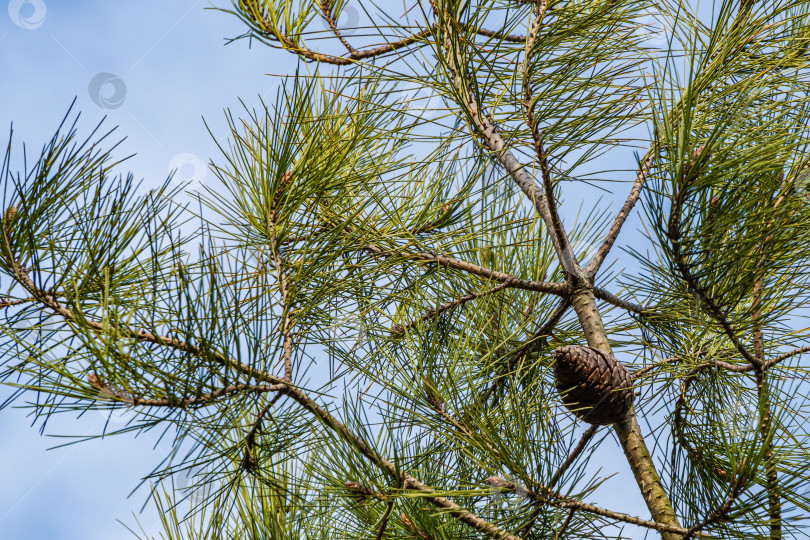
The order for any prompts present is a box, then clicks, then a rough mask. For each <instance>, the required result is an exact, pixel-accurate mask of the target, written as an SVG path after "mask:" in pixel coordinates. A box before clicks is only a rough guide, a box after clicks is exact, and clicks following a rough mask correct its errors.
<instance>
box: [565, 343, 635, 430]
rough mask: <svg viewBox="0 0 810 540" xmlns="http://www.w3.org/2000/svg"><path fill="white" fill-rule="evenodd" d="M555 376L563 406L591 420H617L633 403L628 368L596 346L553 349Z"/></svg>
mask: <svg viewBox="0 0 810 540" xmlns="http://www.w3.org/2000/svg"><path fill="white" fill-rule="evenodd" d="M554 378H555V379H556V383H557V391H558V392H560V396H561V397H562V401H563V404H564V405H565V406H566V408H568V410H569V411H571V412H572V413H574V415H576V417H577V418H579V419H580V420H584V421H585V422H588V423H590V424H598V425H607V424H612V423H614V422H617V421H619V420H621V419H622V418H624V416H625V415H626V414H627V411H629V410H630V407H631V406H632V405H633V397H634V396H633V390H632V384H631V381H630V372H628V371H627V368H625V367H624V364H622V363H621V362H619V361H618V360H616V359H615V358H613V357H612V356H610V355H608V354H605V353H604V352H602V351H600V350H599V349H594V348H593V347H585V346H579V345H567V346H565V347H560V348H558V349H557V350H556V351H554Z"/></svg>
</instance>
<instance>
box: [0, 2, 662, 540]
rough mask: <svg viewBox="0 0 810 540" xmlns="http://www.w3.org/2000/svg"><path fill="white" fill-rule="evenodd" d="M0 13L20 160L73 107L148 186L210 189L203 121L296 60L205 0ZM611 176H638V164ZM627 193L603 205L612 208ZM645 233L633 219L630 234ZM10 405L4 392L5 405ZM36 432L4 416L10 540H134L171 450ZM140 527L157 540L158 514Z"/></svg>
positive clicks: (18, 418)
mask: <svg viewBox="0 0 810 540" xmlns="http://www.w3.org/2000/svg"><path fill="white" fill-rule="evenodd" d="M6 5H7V6H8V10H7V11H6V10H5V7H6ZM217 5H219V6H223V5H225V2H224V1H219V2H217ZM397 5H399V3H397ZM0 7H2V8H3V9H2V10H0V70H1V71H0V72H2V74H3V75H2V77H1V78H0V130H3V133H2V135H0V142H3V143H5V141H6V140H7V134H8V127H9V125H10V124H11V123H12V122H13V123H14V130H15V135H14V139H15V141H16V144H17V147H18V150H19V149H20V148H21V146H20V145H21V143H22V142H23V141H24V142H25V143H26V145H27V146H28V148H29V152H30V151H33V152H38V150H39V148H40V147H41V145H42V144H43V143H45V142H46V141H47V140H48V139H49V138H50V136H51V135H52V134H53V132H54V130H55V128H56V126H57V125H58V123H59V120H60V119H61V118H62V116H63V115H64V114H65V112H66V111H67V109H68V106H69V105H70V103H71V101H72V100H73V99H74V97H76V98H77V103H76V110H78V111H81V112H82V121H81V123H80V134H86V133H88V131H89V129H91V128H92V127H93V126H94V125H95V124H96V123H97V122H98V121H99V120H100V119H101V118H102V117H104V116H105V115H106V116H107V117H108V126H109V127H112V126H115V125H119V126H120V127H119V130H118V134H119V136H126V137H127V140H126V142H125V143H124V144H123V145H122V146H121V147H120V148H119V150H118V151H117V152H116V155H117V156H119V157H120V156H124V155H127V154H130V153H137V156H136V157H134V158H132V159H131V160H130V161H129V162H127V164H126V169H128V170H131V171H132V172H133V173H134V174H135V176H136V178H144V182H145V183H144V187H145V188H149V187H153V186H155V185H157V184H159V183H161V182H163V181H164V180H165V178H166V176H167V175H168V172H169V170H170V169H172V168H178V169H179V176H180V177H181V178H183V179H188V180H195V181H198V182H200V183H202V184H206V183H209V182H211V181H212V178H211V176H212V175H211V174H210V173H208V172H207V171H206V167H205V164H206V163H207V162H208V160H209V159H210V158H212V157H216V156H217V150H216V148H215V146H214V143H213V141H212V139H211V137H210V135H209V134H208V132H207V131H206V129H205V126H204V125H203V121H202V118H203V117H205V119H206V120H207V121H208V123H209V125H210V126H211V128H212V130H213V131H214V133H215V134H217V135H218V136H221V137H222V140H224V138H225V136H226V134H227V130H226V128H225V121H224V115H223V109H225V108H232V109H233V110H234V112H235V114H236V116H239V115H240V109H241V105H240V104H239V101H238V100H239V98H242V99H243V100H245V102H246V103H248V104H249V105H251V106H252V105H255V104H256V103H257V102H258V95H259V94H261V95H262V96H264V97H265V98H269V100H271V101H272V99H273V98H274V96H275V92H274V88H276V87H277V85H278V84H279V79H278V78H274V77H268V76H266V74H267V73H274V74H284V73H289V72H291V71H292V70H294V68H295V59H294V58H293V57H292V56H291V55H289V54H284V53H281V52H279V51H274V50H271V49H269V48H267V47H265V46H262V45H255V44H254V47H253V48H252V49H250V50H249V49H248V42H247V41H239V42H237V43H235V44H231V45H229V46H227V47H225V46H223V45H224V43H225V39H226V38H230V37H235V36H237V35H239V34H242V33H243V32H244V31H245V28H244V26H243V25H242V24H241V23H240V22H239V21H238V20H237V19H236V18H234V17H232V16H229V15H227V14H224V13H220V12H217V11H213V10H205V9H204V8H206V7H209V3H208V1H207V0H175V1H173V2H166V1H165V0H164V1H157V0H139V1H135V0H117V1H115V2H110V1H106V2H105V1H101V0H96V1H73V2H66V1H61V2H57V1H56V0H45V1H42V0H36V1H33V0H29V1H21V0H12V1H11V2H6V1H5V0H4V1H2V2H0ZM629 157H632V156H629ZM610 166H611V165H606V168H609V167H610ZM615 166H616V167H617V168H631V167H632V160H631V159H628V162H627V163H622V164H616V165H615ZM628 189H629V187H628V188H625V187H624V186H621V187H620V188H619V189H617V190H616V193H615V197H614V194H604V195H605V197H606V200H608V201H611V200H613V201H614V205H616V204H620V203H621V201H623V200H624V197H625V195H626V192H627V191H628ZM635 226H636V217H635V216H634V218H633V221H632V222H631V224H630V225H629V226H628V228H627V232H628V233H630V232H631V230H632V228H634V227H635ZM625 239H626V238H625ZM5 287H6V284H3V283H0V288H3V289H5ZM7 395H8V391H7V390H6V389H4V388H0V399H2V398H4V397H5V396H7ZM106 420H107V415H106V414H102V413H89V414H88V415H85V417H83V418H82V419H81V420H80V421H78V422H77V421H76V420H75V418H73V417H70V418H68V417H66V418H64V419H53V420H51V422H50V424H49V429H48V433H49V434H65V435H80V434H89V433H96V432H98V431H99V430H100V428H101V426H102V425H103V423H104V422H105V421H106ZM123 420H124V419H123V418H121V417H114V418H113V419H112V421H113V422H119V423H120V422H122V421H123ZM30 424H31V419H30V418H27V417H26V412H25V411H22V410H4V411H2V412H0V433H2V434H3V436H2V437H0V463H2V472H0V474H2V479H3V489H2V490H0V539H15V540H16V539H41V538H42V539H44V538H54V539H73V538H76V539H84V540H95V539H99V540H101V539H104V540H110V539H118V538H122V539H123V538H132V535H131V534H130V533H129V532H127V531H126V529H125V528H124V527H123V526H122V525H121V524H120V523H118V522H117V520H120V521H122V522H124V523H126V524H127V525H129V526H134V524H135V519H134V518H133V516H132V513H133V512H135V513H138V512H139V511H140V508H141V506H142V505H143V503H144V500H145V497H146V491H145V490H143V489H141V490H139V491H138V492H136V493H135V494H134V495H133V496H132V497H131V498H129V499H127V495H128V494H129V493H130V491H131V490H132V489H133V488H134V487H135V486H136V485H137V483H138V481H139V480H140V478H141V477H142V476H143V475H145V474H147V473H148V472H149V471H150V470H151V469H152V467H153V466H154V465H155V464H157V463H158V461H159V458H160V457H162V456H163V455H164V453H165V452H166V451H167V450H168V449H169V444H168V443H166V442H164V443H162V444H160V445H158V446H157V449H156V450H155V449H153V447H154V446H155V444H156V441H155V439H154V438H151V437H149V436H141V437H138V438H137V439H134V438H133V437H129V436H118V437H114V438H108V439H105V440H96V441H92V442H84V443H81V444H79V445H73V446H70V447H66V448H59V449H55V450H50V451H46V449H48V448H50V447H53V446H56V445H58V444H60V443H61V442H63V440H60V439H55V438H53V437H48V436H40V434H39V433H38V431H37V430H36V429H33V428H31V427H30ZM121 425H122V424H121ZM643 428H644V429H645V432H648V428H647V427H646V426H643ZM611 437H612V436H611ZM600 452H601V454H600V455H601V459H602V460H603V461H604V463H607V464H609V466H610V468H611V470H615V471H616V472H618V473H619V474H618V476H617V477H614V478H613V479H611V480H608V481H607V482H606V484H605V485H604V487H603V488H600V490H599V491H598V492H597V493H596V496H595V498H596V500H597V501H599V502H602V503H603V504H605V506H608V507H610V508H611V509H615V510H618V511H622V512H629V513H633V514H636V515H641V516H644V517H647V516H648V515H649V514H648V512H647V510H646V508H645V506H644V504H643V502H642V500H641V498H640V496H639V494H638V488H637V486H636V485H635V483H634V482H633V480H632V474H631V473H630V470H629V467H628V466H627V464H626V462H625V460H624V457H623V456H622V453H621V450H620V449H619V447H618V445H617V444H616V443H615V442H612V441H607V442H606V444H605V445H603V447H602V449H601V451H600ZM138 520H139V521H140V522H141V524H142V525H143V526H144V528H145V530H146V531H147V532H148V533H149V535H150V536H152V535H154V536H158V533H159V531H160V528H159V526H158V520H157V515H156V513H155V511H154V510H153V508H152V506H151V503H150V505H147V508H146V510H145V511H144V513H143V514H139V515H138ZM628 530H629V528H628V529H625V534H629V532H628ZM637 538H644V533H639V535H638V536H637Z"/></svg>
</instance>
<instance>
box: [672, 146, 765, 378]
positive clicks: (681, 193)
mask: <svg viewBox="0 0 810 540" xmlns="http://www.w3.org/2000/svg"><path fill="white" fill-rule="evenodd" d="M698 150H700V148H699V149H698ZM698 158H699V156H698ZM692 159H693V161H695V159H696V158H695V156H694V155H693V158H692ZM689 181H690V179H689V178H688V177H686V176H685V177H684V179H683V180H682V181H681V182H680V184H679V186H678V189H676V191H675V193H674V194H673V196H672V207H671V210H670V212H671V214H670V221H669V230H668V231H667V237H668V238H669V239H670V244H671V246H672V249H671V253H672V257H673V259H674V262H675V266H676V268H677V269H678V272H679V273H680V274H681V277H682V278H683V280H684V281H685V282H686V284H687V286H688V287H689V289H691V291H692V292H693V293H695V294H696V295H698V297H699V298H700V300H701V301H703V303H704V304H706V307H707V308H708V311H709V314H710V315H711V316H712V317H713V318H714V319H715V320H716V321H717V322H718V323H719V324H720V326H721V327H722V328H723V331H724V332H725V334H726V335H727V336H728V338H729V339H730V340H731V342H732V343H733V344H734V346H735V347H736V348H737V350H738V351H739V352H740V354H742V356H743V358H745V359H746V360H747V361H748V362H749V363H750V364H751V365H752V366H755V367H757V366H761V363H760V362H759V361H758V360H757V359H756V357H754V356H753V355H752V354H751V353H750V352H749V351H748V349H747V348H746V347H745V345H743V343H742V342H741V341H740V339H739V338H738V337H737V333H736V332H735V330H734V328H732V326H731V323H729V321H728V318H727V317H726V315H725V314H724V313H723V310H722V309H720V307H719V306H718V305H717V304H716V303H715V302H714V300H713V299H712V298H711V297H710V296H709V295H708V294H707V293H706V291H705V290H703V288H702V287H701V286H700V284H699V283H698V282H697V280H696V279H695V277H694V276H693V275H692V273H691V272H690V271H689V265H687V264H686V261H684V258H683V254H682V253H681V231H680V212H681V208H682V206H683V204H684V202H685V200H686V196H687V192H688V190H689Z"/></svg>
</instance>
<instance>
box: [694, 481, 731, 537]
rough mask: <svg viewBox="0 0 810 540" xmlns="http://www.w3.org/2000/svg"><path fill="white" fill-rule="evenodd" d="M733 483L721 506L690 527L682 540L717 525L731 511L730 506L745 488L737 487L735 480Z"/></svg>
mask: <svg viewBox="0 0 810 540" xmlns="http://www.w3.org/2000/svg"><path fill="white" fill-rule="evenodd" d="M734 483H735V485H734V487H732V489H731V494H729V496H728V498H727V499H726V501H725V502H724V503H723V504H721V505H720V506H719V507H717V508H716V509H715V510H714V512H712V513H711V514H709V515H708V516H707V517H706V519H704V520H703V521H701V522H700V523H697V524H696V525H693V526H692V527H690V528H689V530H688V531H687V532H686V534H685V535H684V537H683V540H689V539H690V538H693V537H694V536H695V534H696V533H698V532H699V531H701V530H703V529H705V528H706V527H708V526H710V525H714V524H715V523H717V522H718V521H720V520H722V519H723V518H725V517H726V515H727V514H728V513H729V511H730V510H731V505H733V504H734V501H736V500H737V498H738V497H739V496H740V494H741V493H742V492H743V491H745V487H744V486H743V485H742V484H739V485H737V483H736V480H735V482H734Z"/></svg>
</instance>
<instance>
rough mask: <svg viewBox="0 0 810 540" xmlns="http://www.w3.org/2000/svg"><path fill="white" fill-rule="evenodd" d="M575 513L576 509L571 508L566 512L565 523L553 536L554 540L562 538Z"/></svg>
mask: <svg viewBox="0 0 810 540" xmlns="http://www.w3.org/2000/svg"><path fill="white" fill-rule="evenodd" d="M576 511H577V510H576V508H572V509H571V510H569V511H568V516H567V517H566V518H565V521H564V522H563V524H562V527H560V530H558V531H557V532H556V533H555V534H554V540H560V538H562V535H563V533H564V532H565V529H567V528H568V525H570V524H571V519H572V518H573V517H574V513H576Z"/></svg>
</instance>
